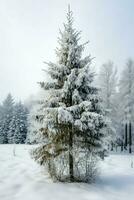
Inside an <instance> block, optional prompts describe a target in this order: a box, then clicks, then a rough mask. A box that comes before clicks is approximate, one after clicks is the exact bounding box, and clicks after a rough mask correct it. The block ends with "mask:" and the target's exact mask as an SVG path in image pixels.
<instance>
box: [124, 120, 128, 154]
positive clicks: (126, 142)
mask: <svg viewBox="0 0 134 200" xmlns="http://www.w3.org/2000/svg"><path fill="white" fill-rule="evenodd" d="M127 144H128V141H127V123H126V124H125V145H124V147H125V150H127Z"/></svg>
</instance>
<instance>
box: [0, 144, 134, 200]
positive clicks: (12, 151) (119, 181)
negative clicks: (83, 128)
mask: <svg viewBox="0 0 134 200" xmlns="http://www.w3.org/2000/svg"><path fill="white" fill-rule="evenodd" d="M31 148H33V146H30V145H15V146H14V145H0V200H75V199H76V200H127V199H133V198H134V168H133V160H134V156H133V155H110V156H109V157H107V158H106V159H105V161H104V162H101V163H100V170H101V174H100V176H99V177H98V178H97V181H96V183H94V184H82V183H53V182H52V181H51V180H50V179H49V176H48V175H47V173H45V171H44V170H43V169H42V168H40V166H39V165H37V164H36V163H35V162H34V161H33V160H32V159H31V158H30V155H29V150H30V149H31Z"/></svg>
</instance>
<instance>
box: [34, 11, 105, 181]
mask: <svg viewBox="0 0 134 200" xmlns="http://www.w3.org/2000/svg"><path fill="white" fill-rule="evenodd" d="M79 39H80V32H77V31H76V30H75V29H74V28H73V18H72V12H71V11H70V9H69V10H68V13H67V23H66V24H64V31H63V32H61V31H60V38H59V48H58V49H57V50H56V53H57V58H58V61H57V63H56V64H54V63H51V62H50V63H48V66H49V68H48V74H49V75H50V77H51V82H41V83H40V85H41V87H42V88H43V89H44V90H48V95H47V99H46V100H45V101H44V102H42V105H41V107H42V113H41V114H40V110H41V109H39V113H37V114H36V116H35V118H36V120H39V121H40V122H42V128H40V130H39V134H40V133H42V136H43V137H44V140H45V142H44V144H42V145H41V146H39V147H38V148H36V149H35V150H33V157H34V158H35V160H37V161H38V162H39V163H40V164H41V165H45V166H47V167H48V170H49V172H50V175H51V176H52V177H53V178H56V179H58V180H60V181H65V180H66V181H67V180H69V181H71V182H73V181H85V182H87V181H89V179H90V178H91V177H90V175H91V174H90V172H91V170H92V169H93V168H92V167H93V164H94V161H95V158H96V157H97V156H99V155H100V152H101V151H103V148H104V146H103V144H104V142H103V141H104V138H105V137H104V134H103V131H102V130H103V128H104V126H105V122H104V118H103V112H102V110H101V107H100V105H99V102H100V98H99V97H98V90H97V88H95V87H94V86H92V82H93V78H94V73H93V72H92V71H91V69H90V65H91V57H90V56H87V57H85V58H82V52H83V50H84V46H85V44H82V45H80V44H79ZM41 107H40V108H41ZM92 173H93V172H92Z"/></svg>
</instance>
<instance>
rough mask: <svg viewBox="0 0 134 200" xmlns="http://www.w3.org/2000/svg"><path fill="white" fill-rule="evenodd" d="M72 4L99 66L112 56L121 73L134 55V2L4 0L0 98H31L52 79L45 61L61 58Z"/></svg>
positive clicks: (77, 23) (1, 0)
mask: <svg viewBox="0 0 134 200" xmlns="http://www.w3.org/2000/svg"><path fill="white" fill-rule="evenodd" d="M68 4H70V6H71V9H72V10H73V13H74V18H75V23H74V25H75V27H76V28H77V29H78V30H82V41H83V42H85V41H87V40H89V41H90V43H89V44H88V45H87V48H86V52H85V53H86V54H87V53H89V54H90V53H91V55H92V57H95V59H94V61H93V65H94V66H95V68H96V70H99V67H100V66H101V65H102V64H103V63H104V62H106V61H107V60H109V59H110V60H112V61H114V63H115V65H116V66H117V69H118V71H121V70H122V69H123V66H124V64H125V63H126V59H127V58H128V57H133V52H134V51H133V50H134V47H133V44H134V12H133V8H134V1H133V0H127V1H126V0H118V1H117V0H112V1H107V0H101V1H100V0H80V1H78V0H70V1H69V0H56V1H53V0H23V1H21V0H12V1H11V0H0V102H1V101H3V99H4V98H5V97H6V95H7V93H9V92H11V93H12V95H13V96H14V97H15V98H16V99H17V100H19V99H21V100H25V99H27V98H28V97H29V96H30V95H32V94H33V95H34V94H36V93H37V92H38V89H39V87H38V84H37V82H38V81H40V80H43V79H46V78H47V77H45V74H44V72H42V69H43V68H45V64H44V63H43V61H49V60H51V61H55V59H56V58H55V51H54V49H55V48H56V46H57V37H58V35H59V28H61V29H62V27H63V21H65V18H66V15H65V13H66V11H67V6H68Z"/></svg>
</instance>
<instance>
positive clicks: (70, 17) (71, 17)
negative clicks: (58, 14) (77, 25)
mask: <svg viewBox="0 0 134 200" xmlns="http://www.w3.org/2000/svg"><path fill="white" fill-rule="evenodd" d="M67 21H68V24H69V25H72V23H73V12H72V11H71V9H70V4H69V5H68V12H67Z"/></svg>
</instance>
